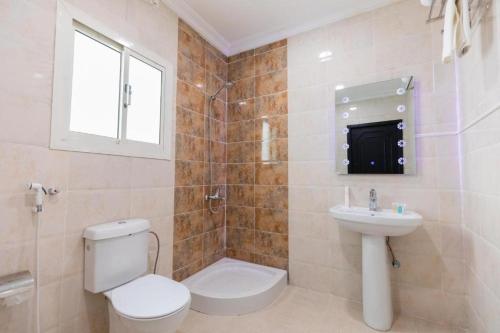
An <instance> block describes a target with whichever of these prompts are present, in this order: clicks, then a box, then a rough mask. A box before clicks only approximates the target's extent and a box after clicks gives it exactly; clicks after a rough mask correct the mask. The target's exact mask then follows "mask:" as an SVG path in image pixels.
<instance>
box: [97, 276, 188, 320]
mask: <svg viewBox="0 0 500 333" xmlns="http://www.w3.org/2000/svg"><path fill="white" fill-rule="evenodd" d="M104 295H106V297H107V298H108V299H109V301H110V302H111V304H112V305H113V308H114V309H115V310H116V312H117V313H118V314H120V315H122V316H125V317H128V318H132V319H157V318H161V317H165V316H169V315H171V314H174V313H175V312H178V311H179V310H181V309H182V308H184V307H185V306H186V305H188V304H189V303H190V301H191V294H190V292H189V289H187V288H186V287H185V286H184V285H183V284H181V283H179V282H176V281H173V280H171V279H168V278H166V277H163V276H160V275H154V274H149V275H146V276H143V277H140V278H138V279H136V280H133V281H131V282H128V283H126V284H124V285H122V286H119V287H117V288H114V289H111V290H109V291H107V292H105V293H104Z"/></svg>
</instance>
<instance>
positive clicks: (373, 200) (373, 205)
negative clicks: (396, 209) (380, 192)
mask: <svg viewBox="0 0 500 333" xmlns="http://www.w3.org/2000/svg"><path fill="white" fill-rule="evenodd" d="M368 209H369V210H371V211H376V210H377V192H376V191H375V189H373V188H372V189H371V190H370V203H369V205H368Z"/></svg>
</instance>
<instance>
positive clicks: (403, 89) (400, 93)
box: [396, 88, 406, 96]
mask: <svg viewBox="0 0 500 333" xmlns="http://www.w3.org/2000/svg"><path fill="white" fill-rule="evenodd" d="M405 92H406V89H405V88H398V90H396V94H398V95H400V96H401V95H404V94H405Z"/></svg>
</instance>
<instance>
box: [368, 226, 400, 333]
mask: <svg viewBox="0 0 500 333" xmlns="http://www.w3.org/2000/svg"><path fill="white" fill-rule="evenodd" d="M362 247H363V254H362V256H363V257H362V260H363V317H364V320H365V322H366V324H367V325H368V326H370V327H371V328H373V329H376V330H380V331H387V330H389V329H390V328H391V326H392V319H393V312H392V298H391V277H390V263H389V258H388V256H387V247H386V244H385V236H374V235H366V234H363V235H362Z"/></svg>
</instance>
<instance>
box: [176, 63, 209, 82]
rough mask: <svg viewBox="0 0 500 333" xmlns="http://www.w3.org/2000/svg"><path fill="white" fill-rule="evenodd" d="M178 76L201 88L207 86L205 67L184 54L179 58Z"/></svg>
mask: <svg viewBox="0 0 500 333" xmlns="http://www.w3.org/2000/svg"><path fill="white" fill-rule="evenodd" d="M177 77H178V78H179V80H182V81H184V82H187V83H189V84H191V85H193V86H195V87H197V88H199V89H203V87H204V86H205V69H204V68H203V67H202V66H200V65H199V64H197V63H195V62H194V61H192V60H190V59H189V58H187V57H185V56H183V55H179V57H178V59H177Z"/></svg>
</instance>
